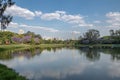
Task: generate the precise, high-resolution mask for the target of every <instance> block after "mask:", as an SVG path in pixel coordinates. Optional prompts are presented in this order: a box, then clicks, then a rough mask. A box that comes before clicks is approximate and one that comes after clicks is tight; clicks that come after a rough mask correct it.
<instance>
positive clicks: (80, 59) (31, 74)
mask: <svg viewBox="0 0 120 80" xmlns="http://www.w3.org/2000/svg"><path fill="white" fill-rule="evenodd" d="M100 54H101V57H100V59H99V61H89V60H88V59H86V57H85V55H84V53H82V54H79V51H78V50H76V49H73V50H70V49H61V50H58V51H56V52H53V51H51V52H48V51H46V50H45V51H43V52H42V54H41V55H36V56H34V57H33V58H30V59H27V58H26V57H24V56H19V57H15V58H13V59H11V60H9V61H0V63H3V64H5V65H7V66H8V67H10V68H13V69H15V70H16V71H17V72H19V73H20V74H21V75H23V76H26V77H27V78H29V79H35V80H39V79H42V80H46V79H48V80H49V79H54V80H56V79H60V80H61V79H63V80H64V79H69V78H70V77H72V78H74V77H76V79H82V80H89V79H90V78H91V79H93V80H96V79H97V80H101V79H102V80H105V79H107V80H108V79H109V80H119V79H120V69H119V68H120V63H117V62H111V61H110V55H108V54H103V53H100ZM94 75H95V76H94ZM102 77H103V78H102ZM111 77H112V78H111ZM116 78H118V79H116ZM74 79H75V78H74Z"/></svg>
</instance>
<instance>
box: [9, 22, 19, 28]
mask: <svg viewBox="0 0 120 80" xmlns="http://www.w3.org/2000/svg"><path fill="white" fill-rule="evenodd" d="M18 26H19V24H18V23H14V22H11V23H10V24H9V27H13V28H17V27H18Z"/></svg>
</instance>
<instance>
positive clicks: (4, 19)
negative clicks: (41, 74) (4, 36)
mask: <svg viewBox="0 0 120 80" xmlns="http://www.w3.org/2000/svg"><path fill="white" fill-rule="evenodd" d="M14 4H15V2H13V1H12V0H0V23H1V30H4V29H6V28H7V26H8V24H9V23H10V22H11V21H12V18H13V17H12V16H10V15H5V14H4V12H5V10H6V9H7V7H11V6H12V5H14Z"/></svg>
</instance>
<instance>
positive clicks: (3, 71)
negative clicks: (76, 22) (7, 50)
mask: <svg viewBox="0 0 120 80" xmlns="http://www.w3.org/2000/svg"><path fill="white" fill-rule="evenodd" d="M0 80H26V78H25V77H22V76H20V75H19V74H18V73H16V72H15V71H14V70H12V69H10V68H7V67H6V66H4V65H2V64H0Z"/></svg>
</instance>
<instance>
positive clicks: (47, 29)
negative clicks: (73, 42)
mask: <svg viewBox="0 0 120 80" xmlns="http://www.w3.org/2000/svg"><path fill="white" fill-rule="evenodd" d="M20 27H27V28H32V29H40V30H44V31H48V32H59V30H57V29H54V28H48V27H41V26H29V25H25V24H22V25H20Z"/></svg>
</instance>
